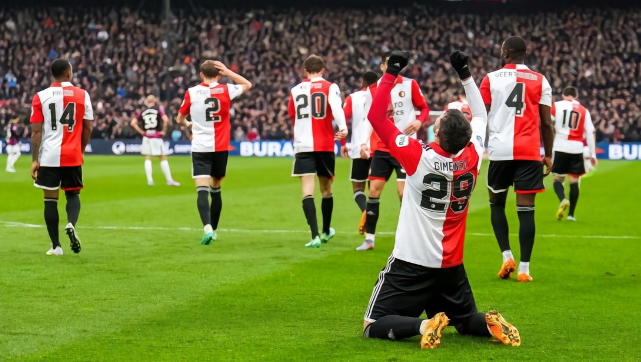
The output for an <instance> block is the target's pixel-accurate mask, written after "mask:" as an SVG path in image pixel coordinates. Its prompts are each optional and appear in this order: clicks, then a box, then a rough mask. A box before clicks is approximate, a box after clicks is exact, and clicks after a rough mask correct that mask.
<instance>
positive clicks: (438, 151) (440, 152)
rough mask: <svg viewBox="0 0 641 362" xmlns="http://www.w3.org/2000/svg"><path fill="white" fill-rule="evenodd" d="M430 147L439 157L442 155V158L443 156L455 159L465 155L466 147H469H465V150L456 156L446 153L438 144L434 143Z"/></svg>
mask: <svg viewBox="0 0 641 362" xmlns="http://www.w3.org/2000/svg"><path fill="white" fill-rule="evenodd" d="M428 146H430V147H431V148H432V149H433V150H434V152H436V153H438V154H439V155H441V156H443V157H448V158H455V157H458V156H460V155H461V154H462V153H463V151H464V150H465V147H467V146H465V147H463V149H462V150H460V151H458V152H457V153H455V154H452V153H449V152H447V151H445V150H444V149H443V148H441V146H440V145H439V144H438V143H436V142H432V143H430V144H428Z"/></svg>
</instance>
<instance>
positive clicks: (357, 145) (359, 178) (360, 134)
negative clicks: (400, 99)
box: [341, 71, 378, 224]
mask: <svg viewBox="0 0 641 362" xmlns="http://www.w3.org/2000/svg"><path fill="white" fill-rule="evenodd" d="M361 80H362V87H361V90H359V91H358V92H354V93H352V94H350V95H349V96H347V98H346V99H345V105H344V106H343V112H345V120H350V119H351V127H352V139H351V146H350V147H349V148H348V147H347V146H346V143H345V140H346V138H343V139H342V140H341V155H342V156H343V157H344V158H350V159H351V160H352V169H351V171H350V177H349V179H350V181H352V190H353V192H354V201H355V202H356V205H358V208H359V209H360V210H361V213H362V216H361V219H363V220H364V218H365V207H366V206H367V196H365V186H366V182H367V178H368V176H369V167H370V164H371V161H372V159H371V154H370V153H369V152H365V151H364V149H369V148H370V140H371V138H370V135H371V134H372V126H371V125H370V124H369V121H368V120H367V112H369V107H370V106H371V105H372V96H371V93H370V92H369V90H368V88H369V86H370V85H372V84H374V83H376V81H377V80H378V75H376V73H374V72H372V71H367V72H365V73H363V76H362V79H361ZM363 145H365V146H366V147H362V146H363ZM363 224H364V222H363Z"/></svg>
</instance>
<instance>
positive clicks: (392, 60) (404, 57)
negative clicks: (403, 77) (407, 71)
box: [386, 50, 410, 76]
mask: <svg viewBox="0 0 641 362" xmlns="http://www.w3.org/2000/svg"><path fill="white" fill-rule="evenodd" d="M409 61H410V52H409V51H407V50H394V51H393V52H392V54H390V56H389V58H388V59H387V71H386V72H387V73H389V74H392V75H394V76H397V75H398V73H400V72H401V70H403V68H405V67H406V66H407V63H409Z"/></svg>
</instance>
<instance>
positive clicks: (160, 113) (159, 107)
mask: <svg viewBox="0 0 641 362" xmlns="http://www.w3.org/2000/svg"><path fill="white" fill-rule="evenodd" d="M158 114H159V115H160V116H161V117H164V116H165V108H164V107H163V106H158Z"/></svg>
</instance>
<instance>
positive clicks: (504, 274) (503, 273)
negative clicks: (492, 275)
mask: <svg viewBox="0 0 641 362" xmlns="http://www.w3.org/2000/svg"><path fill="white" fill-rule="evenodd" d="M515 270H516V264H515V263H514V259H512V258H510V259H508V260H506V261H505V262H503V265H501V270H499V273H498V275H499V278H501V279H509V278H510V277H511V276H512V273H513V272H514V271H515Z"/></svg>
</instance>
